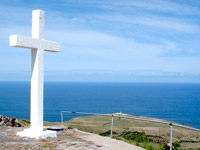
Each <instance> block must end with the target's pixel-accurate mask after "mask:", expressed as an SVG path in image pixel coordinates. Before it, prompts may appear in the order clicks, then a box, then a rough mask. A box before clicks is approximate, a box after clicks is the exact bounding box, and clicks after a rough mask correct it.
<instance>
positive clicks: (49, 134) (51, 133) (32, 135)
mask: <svg viewBox="0 0 200 150" xmlns="http://www.w3.org/2000/svg"><path fill="white" fill-rule="evenodd" d="M17 135H19V136H22V137H29V138H35V139H46V138H47V137H52V138H54V137H57V132H56V131H50V130H45V131H43V132H35V130H32V129H30V128H29V129H24V131H20V132H17Z"/></svg>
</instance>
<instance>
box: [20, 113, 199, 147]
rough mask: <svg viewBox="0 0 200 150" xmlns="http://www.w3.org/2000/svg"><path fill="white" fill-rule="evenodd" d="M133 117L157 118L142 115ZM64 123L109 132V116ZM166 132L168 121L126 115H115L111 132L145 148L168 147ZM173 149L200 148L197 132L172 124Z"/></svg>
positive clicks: (98, 131)
mask: <svg viewBox="0 0 200 150" xmlns="http://www.w3.org/2000/svg"><path fill="white" fill-rule="evenodd" d="M132 117H140V118H146V119H154V120H159V119H155V118H147V117H141V116H132ZM19 121H20V122H21V123H22V124H23V126H28V125H29V124H30V121H28V120H20V119H19ZM162 121H163V120H162ZM44 125H45V126H50V125H60V123H58V122H44ZM64 125H65V126H68V127H72V128H77V129H79V130H82V131H85V132H90V133H95V134H99V135H101V136H110V126H111V117H106V116H89V117H88V116H87V117H77V118H73V119H71V120H69V121H66V122H64ZM169 133H170V128H169V126H168V125H163V124H156V123H150V122H144V121H139V120H131V119H125V118H123V119H122V118H121V119H120V118H114V127H113V134H112V135H113V138H115V139H117V140H122V141H125V142H127V143H130V144H134V145H137V146H140V147H143V148H145V149H147V150H169V136H170V134H169ZM45 146H46V145H45ZM173 150H200V133H199V132H196V131H191V130H188V129H183V128H178V127H173Z"/></svg>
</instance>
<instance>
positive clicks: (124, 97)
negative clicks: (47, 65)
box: [0, 82, 200, 128]
mask: <svg viewBox="0 0 200 150" xmlns="http://www.w3.org/2000/svg"><path fill="white" fill-rule="evenodd" d="M63 110H66V111H79V112H92V113H115V112H120V111H121V112H123V113H127V114H133V115H140V116H148V117H155V118H160V119H165V120H170V121H175V122H178V123H182V124H188V125H192V126H194V127H196V128H200V84H199V83H198V84H197V83H196V84H195V83H73V82H45V84H44V120H45V121H52V122H57V121H60V120H61V119H60V113H61V111H63ZM29 111H30V83H29V82H0V114H5V115H6V116H14V117H16V118H24V119H29ZM64 117H65V118H64V119H65V120H69V119H71V118H72V117H78V115H71V114H66V115H65V116H64Z"/></svg>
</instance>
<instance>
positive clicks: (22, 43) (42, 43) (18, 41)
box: [10, 35, 61, 52]
mask: <svg viewBox="0 0 200 150" xmlns="http://www.w3.org/2000/svg"><path fill="white" fill-rule="evenodd" d="M10 46H14V47H22V48H28V49H38V48H42V49H44V50H45V51H51V52H59V51H60V50H61V46H60V44H59V43H56V42H52V41H47V40H44V39H37V38H32V37H27V36H22V35H11V36H10Z"/></svg>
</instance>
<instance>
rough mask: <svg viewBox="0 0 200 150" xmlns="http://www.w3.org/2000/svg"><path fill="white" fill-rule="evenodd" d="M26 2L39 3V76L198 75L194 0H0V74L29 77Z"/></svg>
mask: <svg viewBox="0 0 200 150" xmlns="http://www.w3.org/2000/svg"><path fill="white" fill-rule="evenodd" d="M33 9H42V10H44V11H45V39H47V40H52V41H56V42H60V43H61V45H62V51H61V52H60V53H50V52H45V81H112V82H113V81H118V82H123V81H125V82H200V1H199V0H190V1H187V0H176V1H173V0H57V1H53V0H49V1H44V0H43V1H42V0H41V1H39V0H34V1H32V0H29V1H25V0H9V1H7V0H0V46H1V47H0V81H30V72H31V67H30V66H31V64H30V62H31V53H30V50H29V49H21V48H15V47H9V35H12V34H19V35H26V36H31V20H32V18H31V16H32V10H33Z"/></svg>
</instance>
